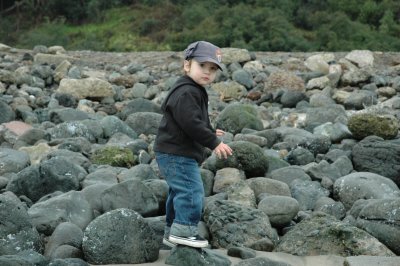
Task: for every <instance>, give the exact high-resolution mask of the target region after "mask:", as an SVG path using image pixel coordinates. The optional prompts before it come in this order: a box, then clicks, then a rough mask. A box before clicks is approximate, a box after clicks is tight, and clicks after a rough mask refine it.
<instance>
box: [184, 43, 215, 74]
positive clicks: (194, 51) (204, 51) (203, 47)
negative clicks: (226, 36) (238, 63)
mask: <svg viewBox="0 0 400 266" xmlns="http://www.w3.org/2000/svg"><path fill="white" fill-rule="evenodd" d="M184 52H185V60H189V59H192V58H194V59H196V61H197V62H199V63H204V62H212V63H214V64H216V65H217V66H218V68H219V69H221V70H222V64H221V61H222V53H221V49H220V48H219V47H217V46H215V45H214V44H212V43H209V42H206V41H197V42H194V43H191V44H189V46H188V47H187V48H186V49H185V51H184Z"/></svg>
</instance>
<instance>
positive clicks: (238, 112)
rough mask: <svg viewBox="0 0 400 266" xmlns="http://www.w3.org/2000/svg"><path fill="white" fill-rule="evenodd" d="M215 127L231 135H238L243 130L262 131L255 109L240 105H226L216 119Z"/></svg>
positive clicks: (262, 127)
mask: <svg viewBox="0 0 400 266" xmlns="http://www.w3.org/2000/svg"><path fill="white" fill-rule="evenodd" d="M216 127H217V128H220V129H223V130H225V131H228V132H230V133H232V134H237V133H240V132H241V131H242V129H243V128H250V129H255V130H262V129H264V126H263V123H262V121H261V119H260V118H259V117H258V114H257V109H256V107H254V106H253V105H250V104H240V103H234V104H231V105H228V106H227V107H226V108H225V109H224V110H222V112H221V113H220V114H219V115H218V117H217V119H216Z"/></svg>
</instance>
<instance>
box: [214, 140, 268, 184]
mask: <svg viewBox="0 0 400 266" xmlns="http://www.w3.org/2000/svg"><path fill="white" fill-rule="evenodd" d="M229 146H230V147H231V148H232V150H233V154H232V156H229V157H228V158H227V159H217V161H216V163H215V166H216V169H222V168H226V167H233V168H237V169H240V170H243V171H244V172H245V174H246V177H247V178H250V177H255V176H264V174H265V172H266V171H267V170H268V158H267V157H266V156H265V155H264V152H263V150H262V148H260V147H259V146H257V145H256V144H254V143H252V142H248V141H233V142H230V143H229Z"/></svg>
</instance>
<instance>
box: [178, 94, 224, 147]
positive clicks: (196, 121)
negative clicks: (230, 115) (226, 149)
mask: <svg viewBox="0 0 400 266" xmlns="http://www.w3.org/2000/svg"><path fill="white" fill-rule="evenodd" d="M195 89H196V90H198V88H195ZM172 113H173V116H174V119H175V121H176V122H177V123H178V125H179V127H180V128H181V129H182V130H183V131H184V132H185V133H186V134H187V135H188V136H189V137H190V138H192V139H193V140H194V141H196V142H198V143H200V144H201V145H203V146H204V147H207V148H210V149H211V150H214V149H215V147H217V146H218V145H219V144H220V142H221V141H220V140H219V139H218V138H217V136H216V134H215V132H214V131H213V129H212V128H211V127H210V126H209V117H208V116H207V117H203V116H204V115H203V112H202V107H201V95H200V93H193V91H191V90H190V89H189V90H187V91H185V92H184V93H183V94H182V95H180V97H179V98H178V99H177V101H176V105H175V107H174V108H173V109H172Z"/></svg>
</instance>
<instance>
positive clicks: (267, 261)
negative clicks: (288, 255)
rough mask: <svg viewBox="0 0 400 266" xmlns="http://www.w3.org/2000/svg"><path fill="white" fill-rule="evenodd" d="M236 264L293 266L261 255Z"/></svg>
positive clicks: (237, 265)
mask: <svg viewBox="0 0 400 266" xmlns="http://www.w3.org/2000/svg"><path fill="white" fill-rule="evenodd" d="M235 265H236V266H292V264H289V263H286V262H282V261H276V260H272V259H269V258H264V257H259V258H251V259H245V260H242V261H240V262H239V263H237V264H235Z"/></svg>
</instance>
